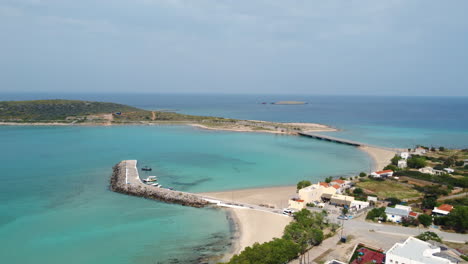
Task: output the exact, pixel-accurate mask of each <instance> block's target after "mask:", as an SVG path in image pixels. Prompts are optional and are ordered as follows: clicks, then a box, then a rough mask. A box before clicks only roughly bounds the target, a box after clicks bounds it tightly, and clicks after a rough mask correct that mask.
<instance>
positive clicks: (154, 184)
mask: <svg viewBox="0 0 468 264" xmlns="http://www.w3.org/2000/svg"><path fill="white" fill-rule="evenodd" d="M151 186H154V187H158V188H161V187H162V185H161V184H159V183H153V184H151Z"/></svg>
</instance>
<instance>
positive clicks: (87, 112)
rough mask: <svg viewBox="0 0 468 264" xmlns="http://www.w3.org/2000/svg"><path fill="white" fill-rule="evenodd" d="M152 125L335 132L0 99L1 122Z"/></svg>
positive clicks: (122, 107) (294, 125) (304, 126)
mask: <svg viewBox="0 0 468 264" xmlns="http://www.w3.org/2000/svg"><path fill="white" fill-rule="evenodd" d="M126 124H127V125H138V124H140V125H152V124H185V125H192V126H196V127H199V128H204V129H214V130H228V131H239V132H268V133H283V134H297V133H298V132H305V131H336V129H334V128H332V127H329V126H326V125H321V124H314V123H278V122H265V121H257V120H238V119H231V118H223V117H211V116H196V115H186V114H180V113H175V112H167V111H152V110H145V109H140V108H136V107H133V106H128V105H123V104H116V103H108V102H92V101H80V100H63V99H53V100H32V101H0V125H126Z"/></svg>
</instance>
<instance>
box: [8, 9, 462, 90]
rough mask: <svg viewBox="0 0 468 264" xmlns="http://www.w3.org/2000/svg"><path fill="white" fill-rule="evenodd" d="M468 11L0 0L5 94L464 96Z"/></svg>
mask: <svg viewBox="0 0 468 264" xmlns="http://www.w3.org/2000/svg"><path fill="white" fill-rule="evenodd" d="M467 12H468V1H466V0H460V1H455V0H450V1H427V0H421V1H417V0H402V1H385V0H369V1H364V0H359V1H350V0H342V1H333V0H321V1H311V0H303V1H293V0H289V1H286V0H285V1H276V0H262V1H255V0H245V1H241V0H231V1H224V0H211V1H208V0H191V1H184V0H0V34H1V35H0V92H15V91H26V92H41V91H48V92H54V91H70V92H108V91H109V92H164V93H172V92H212V93H300V94H372V95H452V96H453V95H455V96H456V95H465V96H466V95H468V15H467Z"/></svg>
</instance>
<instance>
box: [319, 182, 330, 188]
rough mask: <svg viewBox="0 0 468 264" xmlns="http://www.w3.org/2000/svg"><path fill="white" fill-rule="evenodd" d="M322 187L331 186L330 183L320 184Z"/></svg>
mask: <svg viewBox="0 0 468 264" xmlns="http://www.w3.org/2000/svg"><path fill="white" fill-rule="evenodd" d="M319 184H320V185H322V186H323V187H328V186H330V185H329V184H328V183H326V182H319Z"/></svg>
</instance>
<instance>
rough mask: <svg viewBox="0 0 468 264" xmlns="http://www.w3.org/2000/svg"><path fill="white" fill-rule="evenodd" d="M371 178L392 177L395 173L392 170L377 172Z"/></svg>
mask: <svg viewBox="0 0 468 264" xmlns="http://www.w3.org/2000/svg"><path fill="white" fill-rule="evenodd" d="M371 176H372V177H374V178H383V177H392V176H393V171H392V170H383V171H375V172H373V173H371Z"/></svg>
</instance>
